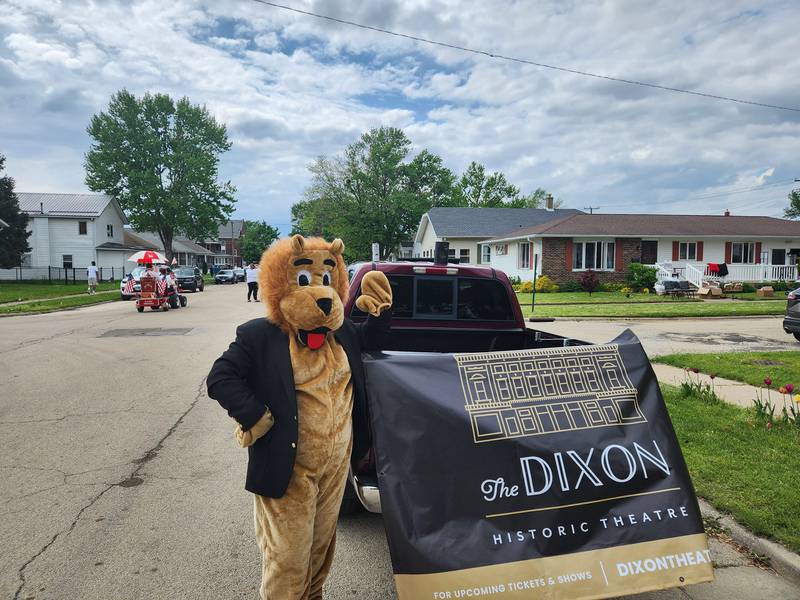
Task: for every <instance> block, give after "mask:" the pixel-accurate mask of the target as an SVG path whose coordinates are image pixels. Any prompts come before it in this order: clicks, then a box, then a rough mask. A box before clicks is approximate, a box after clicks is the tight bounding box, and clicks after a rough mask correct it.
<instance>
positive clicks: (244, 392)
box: [206, 309, 392, 498]
mask: <svg viewBox="0 0 800 600" xmlns="http://www.w3.org/2000/svg"><path fill="white" fill-rule="evenodd" d="M391 318H392V311H391V309H388V310H386V311H384V312H383V313H382V314H381V316H380V317H372V316H370V317H369V318H368V319H367V320H366V321H364V322H363V323H360V324H358V325H356V324H354V323H353V322H352V321H350V320H348V319H345V320H344V323H343V324H342V326H341V327H340V328H339V329H338V330H337V331H335V332H334V336H335V337H336V340H337V341H338V342H339V343H340V344H341V345H342V348H343V349H344V351H345V353H346V354H347V361H348V362H349V363H350V371H351V372H352V378H353V454H352V457H353V458H354V459H358V458H361V457H363V456H364V454H365V453H366V452H367V450H369V447H370V435H369V422H368V418H367V390H366V385H365V382H364V365H363V363H362V362H361V352H362V351H365V350H380V346H381V344H382V340H383V338H384V334H385V333H386V332H387V331H388V329H389V323H390V322H391ZM206 383H207V385H208V395H209V396H210V397H211V398H213V399H214V400H216V401H217V402H219V403H220V404H221V405H222V407H223V408H224V409H225V410H227V411H228V414H229V415H230V416H231V417H233V418H234V419H236V421H238V422H239V424H241V426H242V429H244V430H245V431H247V430H248V429H250V428H251V427H252V426H253V425H255V424H256V422H257V421H258V420H259V419H260V418H261V417H262V416H263V414H264V409H265V407H269V409H270V411H272V416H273V417H274V418H275V424H274V425H273V426H272V429H270V430H269V431H268V432H267V434H266V435H265V436H264V437H262V438H260V439H259V440H257V441H256V443H255V444H253V445H252V446H250V447H249V448H248V452H249V460H248V462H247V481H246V483H245V489H246V490H247V491H249V492H252V493H254V494H259V495H261V496H268V497H270V498H280V497H281V496H283V494H284V493H285V492H286V488H287V487H288V486H289V480H290V478H291V476H292V471H293V470H294V460H295V454H296V452H297V397H296V395H295V388H294V374H293V373H292V360H291V357H290V356H289V339H288V337H287V336H286V334H285V333H284V332H283V331H281V330H280V329H279V328H278V327H277V326H276V325H274V324H273V323H271V322H270V321H268V320H267V319H265V318H260V319H253V320H252V321H248V322H247V323H244V324H242V325H240V326H239V327H238V328H237V329H236V340H235V341H234V342H233V343H232V344H231V345H230V346H229V347H228V349H227V350H226V351H225V353H224V354H223V355H222V356H220V357H219V358H218V359H217V360H216V361H215V362H214V365H213V366H212V367H211V372H210V373H209V374H208V378H207V381H206Z"/></svg>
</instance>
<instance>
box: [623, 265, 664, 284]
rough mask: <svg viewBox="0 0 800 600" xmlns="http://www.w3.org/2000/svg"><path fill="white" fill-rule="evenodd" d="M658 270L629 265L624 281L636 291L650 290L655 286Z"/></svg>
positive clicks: (645, 266) (644, 266)
mask: <svg viewBox="0 0 800 600" xmlns="http://www.w3.org/2000/svg"><path fill="white" fill-rule="evenodd" d="M657 273H658V270H657V269H656V268H655V267H648V266H647V265H643V264H640V263H631V264H630V266H629V267H628V272H627V273H626V274H625V281H627V282H628V284H629V285H630V286H631V287H632V288H634V289H637V290H640V289H648V290H649V289H650V288H652V287H653V286H654V285H655V284H656V280H657V279H658V276H657Z"/></svg>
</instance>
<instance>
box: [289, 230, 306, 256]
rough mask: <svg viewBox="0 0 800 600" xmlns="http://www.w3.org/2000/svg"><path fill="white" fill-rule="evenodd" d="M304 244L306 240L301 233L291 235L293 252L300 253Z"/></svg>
mask: <svg viewBox="0 0 800 600" xmlns="http://www.w3.org/2000/svg"><path fill="white" fill-rule="evenodd" d="M305 245H306V241H305V240H304V239H303V236H302V235H300V234H299V233H298V234H295V235H293V236H292V250H293V251H294V253H295V254H300V253H302V252H303V248H304V247H305Z"/></svg>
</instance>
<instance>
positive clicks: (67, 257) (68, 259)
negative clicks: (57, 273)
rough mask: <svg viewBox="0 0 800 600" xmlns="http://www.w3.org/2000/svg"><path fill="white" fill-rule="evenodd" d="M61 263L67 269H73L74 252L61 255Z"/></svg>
mask: <svg viewBox="0 0 800 600" xmlns="http://www.w3.org/2000/svg"><path fill="white" fill-rule="evenodd" d="M85 224H86V223H84V225H85ZM61 265H62V266H63V267H64V268H65V269H71V268H72V254H62V255H61Z"/></svg>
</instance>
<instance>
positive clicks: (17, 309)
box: [0, 293, 120, 315]
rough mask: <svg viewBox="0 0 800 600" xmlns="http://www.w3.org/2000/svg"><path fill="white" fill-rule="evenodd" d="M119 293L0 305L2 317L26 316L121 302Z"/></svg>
mask: <svg viewBox="0 0 800 600" xmlns="http://www.w3.org/2000/svg"><path fill="white" fill-rule="evenodd" d="M119 299H120V297H119V293H107V294H97V295H95V296H89V295H88V294H86V295H83V296H77V297H75V298H62V299H60V300H55V299H51V300H41V301H39V300H37V301H36V302H27V303H25V304H11V305H5V306H3V305H2V304H0V315H24V314H32V313H41V312H51V311H55V310H64V309H67V308H75V307H78V306H86V305H89V304H97V303H99V302H109V301H115V300H119Z"/></svg>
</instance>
